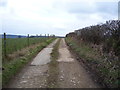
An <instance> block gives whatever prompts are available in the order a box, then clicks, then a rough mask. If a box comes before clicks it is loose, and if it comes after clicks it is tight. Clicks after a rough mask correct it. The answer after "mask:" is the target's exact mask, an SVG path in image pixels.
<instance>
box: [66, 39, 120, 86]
mask: <svg viewBox="0 0 120 90" xmlns="http://www.w3.org/2000/svg"><path fill="white" fill-rule="evenodd" d="M66 42H67V44H68V45H69V46H70V48H71V50H72V51H73V52H75V53H76V54H77V56H78V57H79V58H82V59H79V60H81V61H82V62H84V64H85V65H86V66H88V68H89V70H91V71H92V73H94V74H96V75H97V76H98V78H97V79H98V81H99V83H100V84H102V85H103V86H104V87H108V88H117V87H118V86H119V85H120V81H119V75H120V70H119V68H118V63H119V61H118V60H111V61H110V60H109V59H108V58H109V57H107V56H102V55H100V54H99V52H97V51H95V50H94V49H92V48H91V47H89V45H87V44H85V43H78V42H77V41H76V40H74V39H72V38H66Z"/></svg>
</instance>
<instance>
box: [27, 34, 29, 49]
mask: <svg viewBox="0 0 120 90" xmlns="http://www.w3.org/2000/svg"><path fill="white" fill-rule="evenodd" d="M27 38H28V47H29V34H28V37H27Z"/></svg>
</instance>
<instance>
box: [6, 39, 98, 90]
mask: <svg viewBox="0 0 120 90" xmlns="http://www.w3.org/2000/svg"><path fill="white" fill-rule="evenodd" d="M57 40H58V39H57ZM57 40H55V41H54V42H53V43H51V44H50V45H49V46H48V47H46V48H44V49H43V50H42V51H41V52H40V53H39V54H38V55H37V56H36V57H35V58H34V59H33V61H32V63H30V64H29V65H28V66H26V67H25V68H24V69H23V70H22V71H21V72H20V73H19V74H18V75H17V76H15V77H14V78H13V80H12V81H11V82H10V83H9V85H8V86H7V87H8V88H46V87H47V77H48V76H49V73H48V70H49V67H48V64H49V63H48V62H50V53H51V52H52V48H53V46H54V45H55V43H56V42H57ZM59 53H60V56H59V59H58V60H57V61H58V62H59V64H58V67H59V75H58V78H56V79H57V82H58V88H99V86H98V85H97V84H96V83H95V82H94V81H93V80H92V79H91V77H90V76H89V74H88V73H87V71H86V70H85V69H84V68H83V67H82V66H81V65H80V64H79V62H78V61H77V60H76V59H74V58H73V56H72V55H71V53H70V51H69V50H68V46H67V45H66V43H65V40H64V39H62V40H61V42H60V46H59Z"/></svg>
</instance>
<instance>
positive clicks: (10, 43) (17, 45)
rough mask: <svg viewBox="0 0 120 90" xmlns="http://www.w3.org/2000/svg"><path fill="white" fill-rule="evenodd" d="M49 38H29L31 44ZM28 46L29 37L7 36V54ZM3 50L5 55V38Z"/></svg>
mask: <svg viewBox="0 0 120 90" xmlns="http://www.w3.org/2000/svg"><path fill="white" fill-rule="evenodd" d="M45 40H47V38H29V45H33V44H36V43H39V42H44V41H45ZM27 46H28V38H7V39H6V54H11V53H13V52H15V51H18V50H21V49H23V48H25V47H27ZM2 52H3V56H4V40H3V39H2Z"/></svg>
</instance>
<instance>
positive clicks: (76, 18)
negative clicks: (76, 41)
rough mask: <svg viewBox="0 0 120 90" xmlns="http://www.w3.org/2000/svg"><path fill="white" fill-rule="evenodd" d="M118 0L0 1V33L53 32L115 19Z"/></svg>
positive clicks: (57, 33) (116, 17)
mask: <svg viewBox="0 0 120 90" xmlns="http://www.w3.org/2000/svg"><path fill="white" fill-rule="evenodd" d="M118 1H119V0H0V33H4V32H6V33H7V34H18V35H27V34H30V35H36V34H38V35H39V34H42V35H45V34H55V35H57V36H65V35H66V34H67V33H69V32H73V31H74V30H77V29H80V28H84V27H86V26H90V25H96V24H100V23H105V21H108V20H117V19H118Z"/></svg>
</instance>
